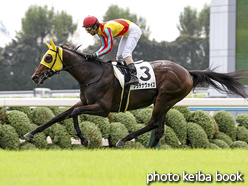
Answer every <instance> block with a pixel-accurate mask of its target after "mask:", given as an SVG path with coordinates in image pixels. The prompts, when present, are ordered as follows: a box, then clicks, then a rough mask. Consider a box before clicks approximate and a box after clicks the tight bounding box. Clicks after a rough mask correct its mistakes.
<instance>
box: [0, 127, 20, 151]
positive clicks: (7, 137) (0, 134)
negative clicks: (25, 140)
mask: <svg viewBox="0 0 248 186" xmlns="http://www.w3.org/2000/svg"><path fill="white" fill-rule="evenodd" d="M19 146H20V141H19V137H18V134H17V133H16V130H15V129H14V128H13V127H12V126H10V125H0V148H3V149H9V150H18V149H19Z"/></svg>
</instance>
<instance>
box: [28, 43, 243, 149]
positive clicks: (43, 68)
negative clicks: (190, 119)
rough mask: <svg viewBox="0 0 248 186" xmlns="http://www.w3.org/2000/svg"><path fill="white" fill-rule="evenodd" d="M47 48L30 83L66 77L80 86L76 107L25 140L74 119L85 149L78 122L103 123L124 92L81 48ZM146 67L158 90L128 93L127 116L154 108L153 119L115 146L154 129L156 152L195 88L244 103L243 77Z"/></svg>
mask: <svg viewBox="0 0 248 186" xmlns="http://www.w3.org/2000/svg"><path fill="white" fill-rule="evenodd" d="M46 44H47V45H48V48H49V50H48V51H47V53H46V54H45V55H44V57H43V60H42V61H41V64H40V65H39V67H38V68H37V69H36V71H35V73H34V74H33V76H32V77H31V78H32V80H33V81H34V83H36V84H43V83H44V81H45V80H46V79H47V78H49V77H51V76H53V75H54V74H56V73H59V72H60V71H61V70H64V71H67V72H69V73H70V74H71V75H72V76H73V77H74V78H75V80H76V81H77V82H78V84H79V86H80V101H79V102H78V103H76V104H75V105H73V106H72V107H71V108H69V109H68V110H66V111H65V112H63V113H61V114H58V115H57V116H55V117H54V118H52V119H51V120H50V121H48V122H46V123H44V124H42V125H40V126H38V127H37V128H36V129H34V130H33V131H31V132H29V133H27V134H25V135H24V137H27V138H32V137H34V135H35V134H36V133H38V132H42V131H43V130H45V129H46V128H48V127H50V126H51V125H53V124H54V123H56V122H60V121H62V120H64V119H67V118H73V122H74V128H75V134H76V135H77V136H78V137H79V138H80V139H81V144H82V145H84V146H87V145H88V143H89V140H88V139H87V138H85V137H84V136H83V135H82V133H81V130H80V128H79V124H78V117H77V116H78V115H80V114H91V115H98V116H103V117H107V116H108V115H109V113H110V112H117V111H118V109H119V105H120V100H121V92H122V88H121V86H120V84H119V82H118V80H117V79H116V78H115V75H114V72H113V67H112V65H111V63H107V62H103V61H102V60H101V59H95V60H92V61H88V60H86V55H85V54H84V53H82V52H80V51H79V50H78V48H79V47H71V48H69V47H68V46H67V45H66V44H62V45H60V46H55V44H54V43H53V41H52V40H51V45H49V44H48V43H46ZM150 64H151V66H152V68H153V70H154V74H155V78H156V89H145V90H135V91H131V93H130V100H129V106H128V109H127V110H134V109H139V108H143V107H147V106H150V105H151V104H154V109H153V112H152V117H151V119H150V121H149V122H148V123H147V125H146V126H145V127H144V128H142V129H140V130H138V131H136V132H133V133H130V134H129V135H127V136H126V137H124V138H123V139H120V140H119V141H118V142H117V144H116V146H124V145H125V142H126V141H129V140H132V139H133V138H136V137H137V136H139V135H141V134H144V133H146V132H148V131H151V130H153V129H155V130H154V131H155V132H154V138H153V141H152V143H151V144H150V147H156V145H157V144H158V142H159V140H160V138H161V137H162V135H163V133H164V120H165V115H166V113H167V112H168V111H169V110H170V109H171V108H172V106H174V105H175V104H176V103H177V102H179V101H180V100H182V99H183V98H185V97H186V96H187V95H188V94H189V92H190V91H191V90H192V89H194V88H195V87H196V86H197V85H202V84H206V83H207V84H209V85H212V86H213V87H214V88H215V89H217V90H221V91H224V92H232V93H235V94H237V95H240V96H242V97H243V98H247V97H248V95H247V94H246V91H245V87H244V86H243V85H242V84H241V83H240V81H239V80H240V79H242V78H241V76H242V75H244V74H246V73H247V72H246V71H235V72H232V73H218V72H214V70H210V69H207V70H202V71H201V70H192V71H191V70H186V69H185V68H183V67H182V66H180V65H178V64H176V63H174V62H171V61H166V60H157V61H152V62H150Z"/></svg>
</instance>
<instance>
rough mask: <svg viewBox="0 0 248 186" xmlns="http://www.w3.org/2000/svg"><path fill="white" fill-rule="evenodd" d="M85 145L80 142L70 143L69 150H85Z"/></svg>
mask: <svg viewBox="0 0 248 186" xmlns="http://www.w3.org/2000/svg"><path fill="white" fill-rule="evenodd" d="M85 149H86V147H85V146H83V145H81V144H72V145H71V150H85Z"/></svg>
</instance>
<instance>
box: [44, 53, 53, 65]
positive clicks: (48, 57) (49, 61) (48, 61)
mask: <svg viewBox="0 0 248 186" xmlns="http://www.w3.org/2000/svg"><path fill="white" fill-rule="evenodd" d="M44 60H45V62H47V63H51V62H52V60H53V57H52V56H51V55H50V54H48V55H46V57H45V59H44Z"/></svg>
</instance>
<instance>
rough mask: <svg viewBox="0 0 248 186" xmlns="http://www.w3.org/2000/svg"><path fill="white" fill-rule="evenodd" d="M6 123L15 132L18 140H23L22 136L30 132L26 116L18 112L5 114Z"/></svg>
mask: <svg viewBox="0 0 248 186" xmlns="http://www.w3.org/2000/svg"><path fill="white" fill-rule="evenodd" d="M7 123H8V124H9V125H11V126H12V127H13V128H14V129H15V130H16V132H17V134H18V136H19V138H23V135H25V134H26V133H28V132H30V130H31V129H30V126H29V125H30V121H29V118H28V116H27V115H26V114H25V113H23V112H21V111H18V110H13V111H12V112H8V113H7Z"/></svg>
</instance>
